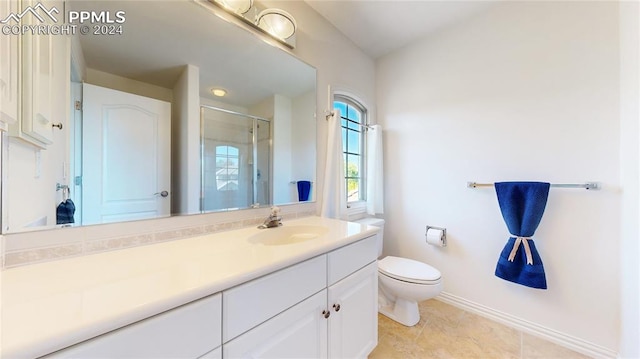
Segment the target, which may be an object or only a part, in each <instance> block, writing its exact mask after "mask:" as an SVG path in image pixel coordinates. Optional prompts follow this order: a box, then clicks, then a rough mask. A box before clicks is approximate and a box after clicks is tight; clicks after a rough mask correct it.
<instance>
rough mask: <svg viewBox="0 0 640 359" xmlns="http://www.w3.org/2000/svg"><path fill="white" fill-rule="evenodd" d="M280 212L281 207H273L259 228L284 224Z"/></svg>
mask: <svg viewBox="0 0 640 359" xmlns="http://www.w3.org/2000/svg"><path fill="white" fill-rule="evenodd" d="M279 214H280V208H278V207H276V206H273V207H271V214H270V215H269V217H267V219H265V220H264V223H262V224H261V225H259V226H258V228H260V229H264V228H274V227H280V226H281V225H282V217H280V216H279Z"/></svg>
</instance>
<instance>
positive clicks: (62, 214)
mask: <svg viewBox="0 0 640 359" xmlns="http://www.w3.org/2000/svg"><path fill="white" fill-rule="evenodd" d="M75 213H76V205H75V203H73V201H72V200H71V199H67V200H65V201H62V202H60V204H59V205H58V207H57V208H56V224H67V223H74V222H75V220H74V219H73V215H74V214H75Z"/></svg>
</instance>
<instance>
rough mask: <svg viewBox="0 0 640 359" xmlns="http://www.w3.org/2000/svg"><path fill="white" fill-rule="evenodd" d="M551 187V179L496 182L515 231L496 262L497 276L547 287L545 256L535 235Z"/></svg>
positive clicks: (505, 214)
mask: <svg viewBox="0 0 640 359" xmlns="http://www.w3.org/2000/svg"><path fill="white" fill-rule="evenodd" d="M549 187H550V184H549V183H543V182H499V183H496V184H495V188H496V194H497V196H498V204H499V205H500V211H501V212H502V217H503V218H504V221H505V223H506V224H507V228H509V232H510V233H511V237H510V238H509V241H508V242H507V244H506V245H505V247H504V249H503V250H502V253H501V254H500V259H498V264H497V265H496V272H495V274H496V276H497V277H500V278H502V279H504V280H508V281H511V282H514V283H518V284H522V285H525V286H527V287H532V288H538V289H547V280H546V277H545V273H544V267H543V265H542V259H540V255H539V254H538V251H537V250H536V246H535V244H534V243H533V240H532V239H531V237H532V236H533V234H534V232H535V230H536V228H538V224H540V220H541V219H542V215H543V213H544V208H545V206H546V204H547V197H548V195H549ZM514 248H515V249H514ZM527 248H528V249H529V251H527ZM527 252H529V253H527ZM509 257H511V258H509Z"/></svg>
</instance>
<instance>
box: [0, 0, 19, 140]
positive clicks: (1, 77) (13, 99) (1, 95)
mask: <svg viewBox="0 0 640 359" xmlns="http://www.w3.org/2000/svg"><path fill="white" fill-rule="evenodd" d="M17 11H18V2H17V1H1V2H0V21H4V20H5V19H8V17H9V15H10V14H15V13H16V12H17ZM19 39H20V37H19V35H5V34H0V130H7V127H8V125H9V124H13V123H15V122H17V121H18V106H19V101H18V98H19V95H20V93H19V91H20V90H19V87H18V80H19V76H20V72H19V71H20V63H19V60H20V57H19V52H20V43H19Z"/></svg>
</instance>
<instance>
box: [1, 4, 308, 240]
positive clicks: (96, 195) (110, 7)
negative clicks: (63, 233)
mask: <svg viewBox="0 0 640 359" xmlns="http://www.w3.org/2000/svg"><path fill="white" fill-rule="evenodd" d="M63 8H64V11H65V12H66V13H67V14H68V13H69V11H78V12H81V11H88V12H91V11H93V12H102V13H106V14H120V16H121V20H123V21H121V23H116V25H121V29H120V30H121V31H118V32H115V33H111V34H109V33H108V32H107V33H87V34H81V33H79V32H78V33H76V34H75V35H74V36H67V37H66V39H65V40H64V41H62V40H61V38H57V39H56V40H55V41H52V42H51V43H50V44H51V46H52V50H51V51H52V52H51V53H52V59H55V58H60V57H61V56H62V57H64V56H65V55H64V54H66V57H67V59H66V60H67V61H66V65H65V67H60V68H64V71H63V72H64V73H63V74H62V75H61V71H59V70H56V68H55V67H54V68H53V71H54V72H53V74H54V75H55V76H64V77H66V78H65V81H64V86H59V88H58V87H55V88H53V89H52V91H51V93H52V94H54V95H52V100H51V101H52V103H54V102H55V103H56V104H54V105H52V113H53V115H52V117H54V118H55V119H54V122H56V123H61V124H62V126H61V127H62V129H59V128H57V127H56V128H52V130H51V131H52V136H51V138H52V140H51V142H52V143H50V144H43V145H40V146H36V145H34V144H33V143H32V141H31V142H30V141H25V140H24V138H20V136H15V135H13V134H11V132H9V133H10V135H9V136H7V137H5V141H3V142H4V143H3V150H4V151H5V153H4V157H3V158H5V161H4V162H3V173H4V176H5V181H4V182H3V198H2V200H3V209H4V212H3V222H2V229H3V233H16V232H23V231H28V230H39V229H50V228H55V227H61V226H83V225H91V224H99V223H116V222H122V221H132V220H138V219H148V218H158V217H165V216H174V215H189V214H196V213H202V212H210V211H229V210H237V209H243V208H256V207H264V206H270V205H273V204H287V203H296V202H299V201H301V200H306V201H314V200H315V188H314V186H313V183H314V181H315V177H316V165H315V161H316V134H315V132H316V121H315V113H316V98H317V97H316V70H315V69H314V68H313V67H312V66H310V65H308V64H306V63H304V62H302V61H301V60H299V59H298V58H296V57H295V56H293V55H292V54H291V53H290V52H288V51H285V50H284V49H282V48H279V47H277V46H273V45H271V44H269V43H268V41H264V39H262V38H261V37H260V36H259V35H257V34H255V33H253V32H251V31H249V30H247V29H244V28H241V27H239V26H238V25H236V24H233V23H230V22H228V21H226V20H224V19H223V18H222V17H220V16H216V14H215V12H216V11H221V10H220V9H217V10H216V9H215V7H212V8H211V9H209V8H208V7H207V6H203V5H202V4H198V3H196V2H194V1H178V0H175V1H159V2H152V3H151V2H149V1H84V0H77V1H69V0H67V1H66V2H64V5H63ZM61 54H63V55H61ZM23 55H24V54H23ZM52 61H54V60H52ZM56 61H59V62H62V61H61V60H56ZM23 62H24V59H23ZM62 63H64V62H62ZM55 65H56V63H55V62H54V64H53V66H55ZM55 71H57V72H55ZM52 83H54V84H55V83H56V82H55V81H52ZM213 89H221V90H223V91H224V96H222V97H219V96H216V95H214V94H213V91H212V90H213ZM220 114H223V116H222V117H220V116H219V115H220ZM216 116H217V117H220V118H218V119H217V120H216V119H215V118H216ZM230 128H232V129H231V130H230ZM229 131H231V132H229ZM234 131H236V132H234ZM240 131H241V132H242V134H243V136H244V137H243V136H237V134H239V133H240ZM14 134H15V133H14ZM231 134H233V135H231ZM240 137H242V139H241V138H240ZM242 141H244V142H242ZM211 146H213V147H211ZM240 148H241V149H240ZM234 151H235V152H234ZM234 156H235V157H234ZM234 166H235V167H234ZM236 168H237V169H241V170H238V171H236V172H235V173H234V169H236ZM234 176H235V177H234ZM238 176H241V178H239V177H238ZM298 182H301V183H302V184H306V183H310V184H311V189H310V190H309V194H308V195H306V196H300V193H299V192H298V187H299V186H298ZM239 183H241V184H242V185H238V184H239ZM207 184H208V187H207V186H205V185H207ZM205 187H207V188H206V190H205ZM302 188H304V186H302ZM231 194H233V195H234V196H235V197H234V198H236V199H240V198H242V199H243V200H242V201H240V200H235V201H230V200H228V198H230V195H231ZM67 200H71V202H72V203H73V207H75V211H74V212H73V213H72V214H71V219H69V216H68V212H67V215H66V218H67V219H66V222H65V220H64V218H65V215H64V211H65V207H64V206H62V207H61V205H62V204H64V203H68V202H69V201H67ZM211 203H215V205H207V206H205V204H211ZM61 209H62V213H63V215H62V221H61V214H60V213H61ZM66 209H68V208H66Z"/></svg>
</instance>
